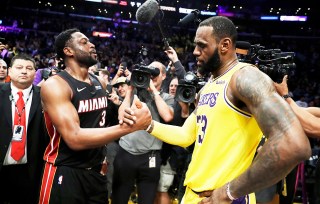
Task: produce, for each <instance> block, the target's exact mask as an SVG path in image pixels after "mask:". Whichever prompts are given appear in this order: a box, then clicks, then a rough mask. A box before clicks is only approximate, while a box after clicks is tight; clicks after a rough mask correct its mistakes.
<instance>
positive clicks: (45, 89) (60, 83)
mask: <svg viewBox="0 0 320 204" xmlns="http://www.w3.org/2000/svg"><path fill="white" fill-rule="evenodd" d="M40 92H41V96H45V95H48V94H49V93H50V95H52V96H55V97H57V98H58V97H60V96H63V95H71V92H72V91H71V88H70V85H69V84H68V83H67V81H65V80H64V79H62V78H61V77H60V76H59V75H55V76H52V77H50V78H49V79H48V80H46V81H45V82H44V83H43V84H42V85H41V89H40Z"/></svg>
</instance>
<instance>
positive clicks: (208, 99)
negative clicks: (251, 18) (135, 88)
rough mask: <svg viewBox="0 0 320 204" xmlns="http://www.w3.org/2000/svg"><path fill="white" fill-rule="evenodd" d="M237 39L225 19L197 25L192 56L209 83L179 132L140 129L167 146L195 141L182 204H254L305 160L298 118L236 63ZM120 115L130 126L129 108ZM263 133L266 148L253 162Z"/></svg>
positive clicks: (265, 80)
mask: <svg viewBox="0 0 320 204" xmlns="http://www.w3.org/2000/svg"><path fill="white" fill-rule="evenodd" d="M236 40H237V31H236V27H235V25H234V24H233V23H232V21H230V20H229V19H228V18H226V17H222V16H215V17H211V18H208V19H206V20H204V21H203V22H201V23H200V25H199V27H198V29H197V32H196V36H195V39H194V42H195V45H196V46H195V49H194V52H193V54H194V55H195V56H196V58H197V65H198V66H199V67H200V68H201V69H203V71H205V72H210V73H211V74H212V77H211V79H210V80H209V82H208V83H207V84H206V85H205V87H204V88H203V89H202V90H201V91H200V93H199V95H200V96H199V97H198V105H197V108H196V109H195V111H194V112H193V114H191V115H190V116H189V117H188V118H187V120H186V122H185V124H184V125H183V126H182V127H176V126H170V125H164V124H161V123H159V122H156V121H153V122H151V124H150V126H149V128H148V129H147V131H148V132H150V133H151V134H152V135H154V136H155V137H157V138H159V139H161V140H163V141H165V142H167V143H171V144H174V145H180V146H183V147H187V146H189V145H191V144H192V143H193V142H195V147H194V148H195V149H194V152H193V155H192V160H191V163H190V164H189V168H188V171H187V174H186V179H185V182H184V184H185V185H186V192H185V195H184V197H183V199H182V203H183V204H194V203H216V204H224V203H234V204H235V203H237V204H239V203H250V204H252V203H255V198H254V196H247V195H249V194H250V193H252V192H255V191H258V190H260V189H263V188H265V187H268V186H271V185H273V184H275V183H277V182H278V181H279V180H281V179H282V178H284V177H285V176H286V175H287V174H288V173H289V172H290V171H291V169H293V168H294V167H295V166H296V165H297V164H298V163H300V162H301V161H303V160H306V159H308V158H309V157H310V155H311V148H310V145H309V141H308V139H307V137H306V135H305V133H304V131H303V129H302V127H301V125H300V123H299V121H298V119H297V117H296V116H295V114H294V113H293V111H292V109H291V108H290V107H289V105H288V104H286V103H285V101H284V100H283V99H282V98H281V97H280V96H279V94H277V92H276V90H275V88H274V85H273V82H272V80H271V79H270V78H269V77H268V76H267V75H265V74H264V73H262V72H261V71H259V69H257V68H255V67H253V66H252V65H249V64H243V63H239V62H238V59H237V55H236V51H235V50H236V48H235V43H236ZM126 106H127V107H128V105H126ZM124 108H125V107H124V106H123V107H121V109H122V110H123V109H124ZM124 110H125V111H124V112H122V111H121V110H120V115H119V116H120V119H121V122H126V123H128V122H129V121H131V120H134V118H133V117H132V116H129V114H128V113H130V112H128V111H130V109H129V108H126V109H124ZM262 132H263V134H264V135H265V136H266V137H268V141H267V142H266V144H265V145H264V147H263V148H262V149H261V152H259V154H258V155H257V157H256V158H255V160H254V161H252V159H253V155H254V152H255V148H256V147H257V145H258V141H259V140H260V137H261V135H262ZM172 133H175V134H174V135H175V136H174V137H172ZM292 150H294V151H292Z"/></svg>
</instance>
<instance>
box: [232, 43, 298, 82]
mask: <svg viewBox="0 0 320 204" xmlns="http://www.w3.org/2000/svg"><path fill="white" fill-rule="evenodd" d="M294 56H295V53H294V52H282V51H281V50H280V49H268V50H264V46H261V45H260V44H256V45H251V47H250V49H249V51H248V54H247V55H239V56H238V58H239V61H240V62H247V63H251V64H255V65H256V66H257V67H258V68H259V70H261V71H262V72H264V73H265V74H267V75H268V76H269V77H270V78H271V79H272V80H273V81H274V82H277V83H281V81H282V79H283V76H284V75H292V74H293V73H294V69H295V68H296V64H295V63H294Z"/></svg>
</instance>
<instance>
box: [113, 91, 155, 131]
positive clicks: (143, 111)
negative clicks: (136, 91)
mask: <svg viewBox="0 0 320 204" xmlns="http://www.w3.org/2000/svg"><path fill="white" fill-rule="evenodd" d="M118 113H119V116H118V119H119V124H120V125H125V126H130V127H131V128H132V131H137V130H150V129H151V123H152V116H151V112H150V110H149V108H148V107H147V105H146V104H145V103H143V102H141V101H140V100H139V98H138V97H137V95H134V98H133V102H132V105H130V103H129V102H128V101H127V100H124V101H123V102H122V104H121V106H120V107H119V111H118Z"/></svg>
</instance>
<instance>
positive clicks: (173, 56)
mask: <svg viewBox="0 0 320 204" xmlns="http://www.w3.org/2000/svg"><path fill="white" fill-rule="evenodd" d="M164 52H165V53H166V54H167V56H168V58H169V59H170V60H171V61H172V62H173V63H175V62H177V61H179V58H178V55H177V52H176V51H175V50H174V49H173V47H171V46H169V48H168V49H167V50H165V51H164Z"/></svg>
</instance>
